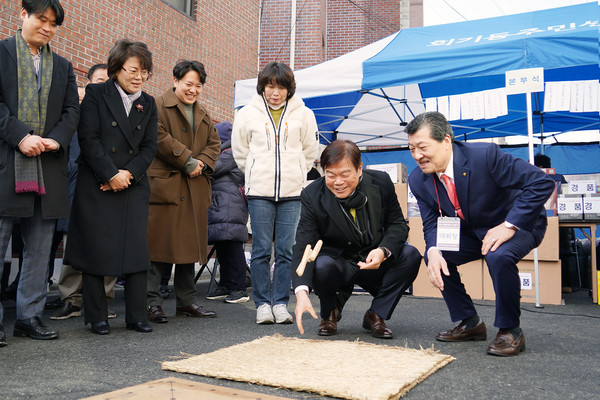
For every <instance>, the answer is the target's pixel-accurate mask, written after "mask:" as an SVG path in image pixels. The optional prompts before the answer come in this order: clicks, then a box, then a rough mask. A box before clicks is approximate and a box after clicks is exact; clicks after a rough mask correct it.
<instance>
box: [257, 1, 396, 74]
mask: <svg viewBox="0 0 600 400" xmlns="http://www.w3.org/2000/svg"><path fill="white" fill-rule="evenodd" d="M296 10H297V11H296V17H297V22H296V48H295V69H302V68H306V67H309V66H311V65H314V64H318V63H320V62H323V61H327V60H331V59H332V58H336V57H339V56H341V55H343V54H345V53H348V52H350V51H352V50H356V49H358V48H360V47H363V46H366V45H368V44H370V43H373V42H375V41H377V40H379V39H381V38H384V37H386V36H389V35H391V34H392V33H394V32H396V31H398V30H399V29H400V0H297V4H296ZM261 25H262V26H261V32H260V51H261V60H260V66H261V68H262V67H263V66H264V65H266V64H267V63H268V62H271V61H275V60H276V61H280V62H284V63H286V64H289V62H290V30H291V1H290V0H263V10H262V24H261Z"/></svg>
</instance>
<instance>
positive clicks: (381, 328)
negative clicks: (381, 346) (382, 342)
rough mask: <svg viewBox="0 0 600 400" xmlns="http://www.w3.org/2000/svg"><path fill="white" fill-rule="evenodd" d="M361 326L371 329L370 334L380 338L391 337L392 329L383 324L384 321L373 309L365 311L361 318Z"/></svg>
mask: <svg viewBox="0 0 600 400" xmlns="http://www.w3.org/2000/svg"><path fill="white" fill-rule="evenodd" d="M362 326H363V328H365V329H366V330H368V331H371V335H372V336H373V337H376V338H380V339H391V338H392V337H393V334H392V331H391V330H390V329H388V327H387V326H386V325H385V321H384V320H383V318H381V317H380V316H379V315H377V314H376V313H375V312H374V311H371V310H369V311H367V312H366V313H365V317H364V318H363V325H362Z"/></svg>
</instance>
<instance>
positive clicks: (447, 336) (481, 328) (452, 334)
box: [435, 321, 487, 342]
mask: <svg viewBox="0 0 600 400" xmlns="http://www.w3.org/2000/svg"><path fill="white" fill-rule="evenodd" d="M435 338H436V339H437V340H439V341H440V342H466V341H469V340H486V339H487V329H486V327H485V324H484V323H483V321H481V322H480V323H479V324H478V325H477V326H476V327H474V328H471V329H467V327H466V325H465V323H464V322H461V323H460V324H458V325H457V326H455V327H454V328H452V329H450V330H449V331H444V332H440V333H438V334H437V335H436V336H435Z"/></svg>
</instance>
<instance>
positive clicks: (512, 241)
mask: <svg viewBox="0 0 600 400" xmlns="http://www.w3.org/2000/svg"><path fill="white" fill-rule="evenodd" d="M405 131H406V132H407V134H408V143H409V148H410V151H411V153H412V155H413V158H414V159H415V160H416V161H417V164H418V166H419V168H415V170H414V171H413V172H412V173H411V174H410V176H409V179H408V182H409V185H410V188H411V191H412V193H413V194H414V195H415V197H416V198H417V201H418V204H419V209H420V211H421V218H422V219H423V232H424V234H425V243H426V251H425V261H426V263H427V273H428V276H429V279H430V281H431V283H432V284H433V285H434V286H436V287H437V288H439V289H440V290H441V291H442V295H443V297H444V300H445V301H446V305H447V306H448V310H449V311H450V317H451V319H452V321H453V322H454V321H461V322H460V324H459V325H457V326H456V327H455V328H453V329H451V330H448V331H445V332H440V333H438V334H437V336H436V339H437V340H441V341H449V342H456V341H466V340H486V338H487V331H486V327H485V324H484V323H483V321H481V320H480V318H479V316H478V315H477V311H476V310H475V307H474V306H473V301H472V300H471V297H470V296H469V295H468V294H467V292H466V291H465V288H464V286H463V284H462V282H461V280H460V275H459V273H458V270H457V266H459V265H461V264H464V263H467V262H469V261H473V260H477V259H480V258H482V257H483V258H485V260H486V262H487V265H488V269H489V271H490V275H491V277H492V281H493V283H494V290H495V292H496V319H495V322H494V326H496V327H497V328H499V332H498V334H497V336H496V339H495V340H494V341H493V342H492V343H491V344H490V345H489V347H488V349H487V352H488V354H493V355H499V356H509V355H517V354H519V352H521V351H523V350H524V349H525V336H524V335H523V332H522V330H521V328H520V323H519V317H520V305H519V303H520V279H519V274H518V269H517V266H516V264H517V262H518V261H519V260H521V258H523V257H524V256H525V255H526V254H527V253H529V252H530V251H531V250H532V249H534V248H535V247H537V246H538V245H539V244H540V242H541V241H542V239H543V237H544V234H545V232H546V225H547V221H546V216H545V211H544V203H545V202H546V200H547V199H548V197H549V196H550V194H551V193H552V190H553V189H554V182H553V181H552V180H551V179H550V178H549V177H548V176H547V175H546V174H545V173H544V172H543V171H542V170H540V169H539V168H537V167H535V166H533V165H531V164H529V163H527V162H526V161H524V160H521V159H518V158H515V157H513V156H511V155H510V154H508V153H505V152H504V151H502V150H501V149H500V148H499V147H498V146H497V145H495V144H490V143H463V142H455V141H454V134H453V132H452V128H451V126H450V124H449V123H448V121H447V120H446V118H445V117H444V116H443V115H442V114H440V113H438V112H427V113H424V114H421V115H419V116H417V117H416V118H415V119H414V120H413V121H411V122H410V123H409V124H408V126H407V127H406V129H405ZM443 175H448V177H444V176H443ZM446 180H448V182H449V183H446ZM448 186H450V187H448ZM451 186H455V188H456V189H455V193H456V197H457V200H458V204H453V203H452V200H451V199H450V196H449V194H448V193H450V194H451V193H452V187H451ZM448 189H450V190H448ZM439 217H456V219H455V220H454V221H459V222H460V234H459V237H460V245H459V250H458V251H449V250H440V249H438V248H437V239H438V237H437V235H438V218H439Z"/></svg>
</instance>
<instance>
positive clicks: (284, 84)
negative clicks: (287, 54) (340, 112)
mask: <svg viewBox="0 0 600 400" xmlns="http://www.w3.org/2000/svg"><path fill="white" fill-rule="evenodd" d="M256 90H257V94H256V95H254V97H253V98H252V99H251V101H250V103H249V104H248V105H246V106H245V107H243V108H242V109H241V110H240V111H239V112H238V113H237V115H236V117H235V120H234V123H233V133H232V138H231V147H232V150H233V157H234V159H235V161H236V163H237V165H238V167H239V168H240V169H241V170H242V171H243V172H244V174H245V181H246V195H247V197H248V210H249V212H250V224H251V228H252V256H251V260H250V269H251V273H252V296H253V299H254V302H255V304H256V308H257V312H256V322H257V323H258V324H272V323H273V322H276V323H292V316H291V315H290V314H289V312H288V311H287V304H288V301H289V297H290V286H291V266H290V264H291V259H292V246H293V244H294V239H295V234H296V227H297V225H298V220H299V218H300V192H301V191H302V187H303V185H304V183H305V182H306V173H307V171H309V170H310V168H311V167H312V165H313V162H314V161H315V159H316V157H317V151H318V143H319V141H318V139H319V137H318V130H317V122H316V119H315V115H314V114H313V112H312V111H311V110H310V109H309V108H308V107H306V106H305V105H304V102H303V101H302V99H300V98H299V97H297V96H294V92H295V90H296V83H295V81H294V73H293V72H292V70H291V69H290V68H289V67H288V66H287V65H285V64H282V63H277V62H272V63H269V64H267V66H265V68H264V69H263V70H262V71H261V72H260V73H259V75H258V83H257V86H256ZM273 241H274V243H275V270H274V272H273V280H272V282H271V279H270V259H271V244H272V242H273Z"/></svg>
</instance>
